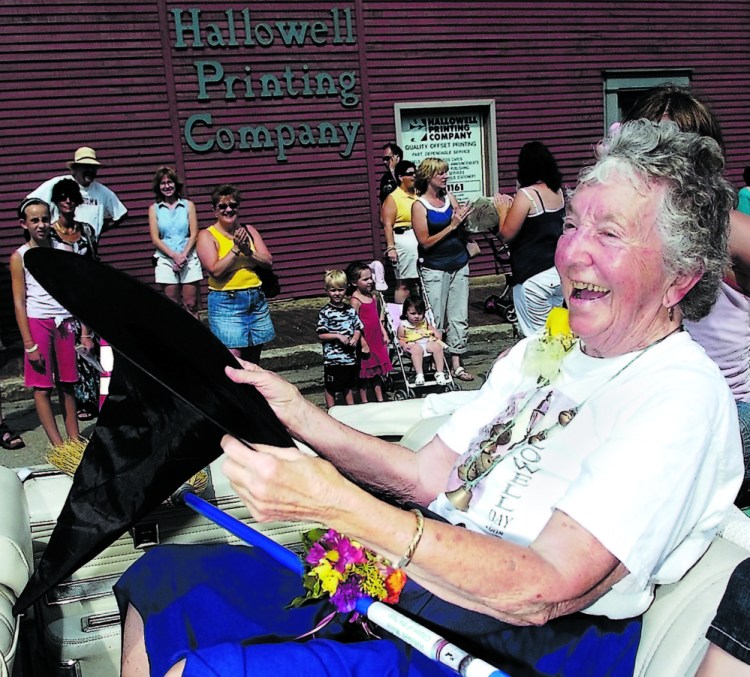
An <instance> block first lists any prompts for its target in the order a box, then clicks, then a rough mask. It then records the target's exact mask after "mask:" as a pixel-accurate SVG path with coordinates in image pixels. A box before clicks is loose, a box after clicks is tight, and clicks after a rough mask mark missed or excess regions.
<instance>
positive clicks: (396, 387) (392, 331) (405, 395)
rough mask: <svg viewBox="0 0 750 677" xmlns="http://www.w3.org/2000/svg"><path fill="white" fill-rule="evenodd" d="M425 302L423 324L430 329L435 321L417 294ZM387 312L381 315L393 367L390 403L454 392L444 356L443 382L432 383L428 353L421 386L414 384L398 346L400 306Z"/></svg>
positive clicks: (411, 370) (407, 360)
mask: <svg viewBox="0 0 750 677" xmlns="http://www.w3.org/2000/svg"><path fill="white" fill-rule="evenodd" d="M421 291H422V289H421V278H420V289H419V292H420V293H421ZM416 292H417V290H413V291H412V293H416ZM421 296H422V298H423V299H424V302H425V308H426V312H425V317H426V318H427V321H428V322H429V323H430V324H431V325H433V326H434V324H435V321H434V317H433V313H432V309H431V308H430V305H429V301H428V300H427V298H426V297H425V295H424V294H421ZM386 305H387V312H386V314H385V321H386V329H387V331H388V336H389V338H390V345H389V348H390V352H391V362H392V363H393V366H394V367H395V369H394V371H393V374H392V379H391V382H392V388H393V392H392V397H393V399H394V400H407V399H413V398H416V397H424V396H425V395H427V394H428V393H434V392H446V393H449V392H452V391H454V390H457V389H458V386H457V385H456V383H455V381H454V380H453V376H452V374H451V372H450V369H449V368H448V357H447V356H446V368H445V375H446V381H447V382H446V383H443V384H439V383H438V382H437V381H435V364H434V362H433V360H432V356H431V355H430V354H429V352H425V356H424V362H423V368H424V377H425V382H424V385H417V384H416V383H415V378H416V371H415V370H414V366H413V364H412V362H411V359H410V357H409V354H408V353H407V352H406V351H405V350H404V349H403V348H402V347H401V344H400V343H399V341H398V328H399V326H400V324H401V312H402V305H401V304H400V303H388V304H386Z"/></svg>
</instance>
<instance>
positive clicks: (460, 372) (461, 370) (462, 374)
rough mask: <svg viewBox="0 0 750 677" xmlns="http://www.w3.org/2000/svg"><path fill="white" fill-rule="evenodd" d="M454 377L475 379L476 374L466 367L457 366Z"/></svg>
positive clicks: (460, 379)
mask: <svg viewBox="0 0 750 677" xmlns="http://www.w3.org/2000/svg"><path fill="white" fill-rule="evenodd" d="M453 377H454V378H457V379H458V380H459V381H473V380H474V375H473V374H470V373H469V372H468V371H466V369H465V367H463V366H461V367H456V368H455V369H454V370H453Z"/></svg>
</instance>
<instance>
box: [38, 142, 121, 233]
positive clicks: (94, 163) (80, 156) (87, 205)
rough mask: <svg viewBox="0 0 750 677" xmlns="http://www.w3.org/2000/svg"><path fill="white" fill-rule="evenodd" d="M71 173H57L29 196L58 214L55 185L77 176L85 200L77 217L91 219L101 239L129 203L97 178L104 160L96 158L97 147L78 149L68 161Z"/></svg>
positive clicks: (85, 221) (119, 217)
mask: <svg viewBox="0 0 750 677" xmlns="http://www.w3.org/2000/svg"><path fill="white" fill-rule="evenodd" d="M68 167H70V174H63V175H61V176H56V177H54V178H52V179H49V180H48V181H45V182H44V183H43V184H42V185H41V186H39V187H38V188H37V189H36V190H34V191H32V192H31V193H29V194H28V196H27V197H38V198H40V199H42V200H44V201H45V202H47V203H48V204H49V205H50V209H51V210H52V212H51V217H52V220H53V221H54V220H55V219H57V218H58V213H57V208H56V207H55V205H53V204H52V186H54V185H55V184H56V183H57V182H58V181H60V180H61V179H69V178H71V177H72V178H73V179H75V181H76V182H77V183H78V185H79V186H80V188H81V195H82V196H83V204H80V205H78V207H77V209H76V220H77V221H80V222H81V223H88V224H90V225H91V226H92V227H93V228H94V232H95V233H96V238H97V240H98V239H99V238H100V237H101V234H102V233H103V232H104V231H105V230H109V229H110V228H112V227H113V226H115V225H117V223H118V222H119V221H121V220H122V219H123V218H124V216H125V215H126V214H127V213H128V210H127V209H126V208H125V205H124V204H122V202H120V199H119V198H118V197H117V195H115V193H114V192H113V191H111V190H110V189H109V188H107V187H106V186H105V185H103V184H101V183H99V182H98V181H97V180H96V174H97V172H98V170H99V167H101V162H99V161H98V160H97V159H96V151H95V150H94V149H93V148H89V147H88V146H81V147H80V148H79V149H78V150H76V152H75V155H74V156H73V160H72V161H71V162H69V163H68Z"/></svg>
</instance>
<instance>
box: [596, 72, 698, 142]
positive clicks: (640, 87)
mask: <svg viewBox="0 0 750 677" xmlns="http://www.w3.org/2000/svg"><path fill="white" fill-rule="evenodd" d="M667 83H673V84H675V85H689V84H690V71H688V70H684V69H683V70H671V71H637V72H636V71H609V72H605V73H604V133H605V134H606V132H607V130H608V129H609V127H610V125H611V124H612V123H613V122H618V121H619V120H621V119H622V116H623V115H624V114H625V113H627V112H628V111H629V110H630V109H631V108H632V107H633V104H634V103H635V102H636V100H637V99H638V97H639V96H640V95H641V94H643V93H644V92H646V91H648V90H649V89H651V88H652V87H658V86H659V85H665V84H667Z"/></svg>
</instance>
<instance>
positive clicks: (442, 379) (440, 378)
mask: <svg viewBox="0 0 750 677" xmlns="http://www.w3.org/2000/svg"><path fill="white" fill-rule="evenodd" d="M435 383H437V384H438V385H439V386H444V385H447V383H448V377H447V376H446V375H445V372H444V371H436V372H435Z"/></svg>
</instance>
